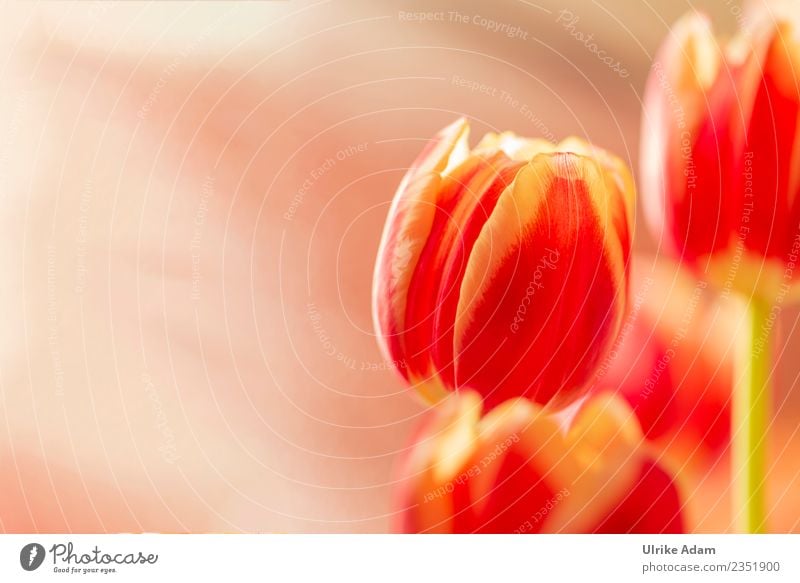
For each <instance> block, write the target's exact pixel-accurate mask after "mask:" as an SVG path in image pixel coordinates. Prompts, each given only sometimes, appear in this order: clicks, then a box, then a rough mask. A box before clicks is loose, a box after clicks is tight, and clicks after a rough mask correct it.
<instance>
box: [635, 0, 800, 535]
mask: <svg viewBox="0 0 800 583" xmlns="http://www.w3.org/2000/svg"><path fill="white" fill-rule="evenodd" d="M799 18H800V10H798V7H797V4H796V3H787V4H775V5H774V6H770V8H769V9H762V11H761V12H758V11H754V12H753V14H752V15H751V18H750V19H751V21H752V23H753V24H752V26H750V28H749V30H747V31H744V32H742V33H741V34H740V35H738V36H737V37H736V38H734V39H733V40H732V41H730V42H729V43H728V44H727V45H725V46H723V47H720V45H719V43H718V42H717V40H716V38H715V36H714V34H713V31H712V29H711V24H710V22H709V21H708V19H707V18H705V17H704V16H701V15H698V14H690V15H688V16H686V17H685V18H684V19H683V20H681V21H680V22H679V23H678V24H677V25H676V26H675V28H674V29H673V31H672V33H671V35H670V37H669V38H668V40H667V41H666V42H665V43H664V45H663V47H662V48H661V50H660V51H659V53H658V56H657V59H656V63H655V64H654V67H653V71H652V74H651V76H650V79H649V81H648V85H647V88H646V92H645V111H644V118H643V124H642V156H641V159H642V189H643V194H644V198H645V201H646V209H647V211H648V216H649V218H650V222H651V223H652V224H653V226H654V227H655V229H656V231H657V233H658V234H659V235H660V238H661V240H662V242H663V243H664V245H665V246H666V248H667V249H669V250H670V251H672V252H673V253H674V254H676V255H677V256H679V257H680V258H681V260H682V261H683V262H684V264H685V265H687V266H689V267H690V268H692V269H693V270H694V271H695V272H696V273H697V274H699V275H702V276H705V277H708V278H709V279H710V280H711V281H713V282H715V283H716V284H717V285H719V286H720V287H721V288H722V289H723V293H724V294H730V292H731V291H735V292H737V294H738V295H739V296H740V299H741V300H743V303H746V304H747V310H748V318H747V319H746V320H745V322H746V323H745V325H744V326H742V328H743V330H742V332H743V333H742V334H740V338H741V342H740V344H739V347H738V349H737V350H738V351H739V353H740V354H739V356H738V357H737V367H739V370H737V371H736V372H735V373H734V378H735V379H736V385H735V387H734V391H733V413H732V415H733V425H732V430H733V435H734V440H733V444H732V446H733V450H732V451H733V464H732V467H733V479H734V486H735V487H734V492H735V506H734V511H735V513H736V514H737V515H739V516H741V517H742V524H741V529H742V530H745V531H747V532H760V531H764V530H766V525H765V508H766V502H765V496H766V494H765V492H766V485H765V483H764V476H765V473H766V467H767V462H766V456H767V441H768V440H767V435H766V434H767V430H768V428H769V425H770V412H769V407H770V394H771V386H770V384H771V376H772V375H771V368H772V362H771V354H770V345H771V333H772V330H773V328H774V324H775V320H776V318H777V312H778V311H779V310H780V307H781V305H782V304H783V303H784V302H787V301H794V300H797V299H798V298H800V274H798V270H797V269H796V266H797V262H798V258H799V257H800V196H798V194H800V192H799V191H800V172H798V160H800V132H799V131H798V130H799V129H800V127H799V126H798V118H799V117H800V95H799V94H798V78H797V73H796V72H797V71H798V70H799V69H798V67H800V40H798V39H800V34H799V33H800V31H799V30H798V24H799V22H798V19H799Z"/></svg>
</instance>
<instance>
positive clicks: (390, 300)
mask: <svg viewBox="0 0 800 583" xmlns="http://www.w3.org/2000/svg"><path fill="white" fill-rule="evenodd" d="M468 131H469V126H468V124H467V123H466V121H465V120H463V119H460V120H458V121H456V122H455V123H453V124H451V125H450V126H448V127H446V128H445V129H443V130H442V131H441V132H439V134H438V135H437V136H436V138H434V139H433V140H431V142H430V143H429V144H428V145H427V146H426V148H425V149H424V150H423V152H422V154H421V155H420V156H419V157H418V158H417V159H416V160H415V161H414V163H413V164H412V166H411V169H410V170H409V171H408V173H407V174H406V176H405V178H404V179H403V182H402V183H401V185H400V187H399V189H398V192H397V194H396V195H395V198H394V200H393V202H392V207H391V209H390V211H389V218H388V220H387V222H386V228H385V229H384V233H383V237H382V239H381V244H380V249H379V252H378V262H377V265H376V267H375V275H374V281H373V302H372V305H373V319H374V321H375V327H376V329H377V331H378V341H379V343H380V347H381V349H382V351H383V353H384V356H385V357H386V358H387V359H388V360H390V361H393V362H397V363H400V364H401V366H399V367H398V369H399V370H400V372H401V373H402V374H403V375H404V376H406V377H408V366H407V363H406V358H407V352H406V350H405V349H404V346H403V343H402V340H403V333H404V332H405V331H406V308H407V302H408V290H409V286H410V284H411V278H412V275H413V273H414V270H415V268H416V265H417V262H418V260H419V257H420V254H421V253H422V250H423V249H424V247H425V243H426V242H427V240H428V235H429V234H430V231H431V228H432V226H433V220H434V215H435V213H436V208H437V202H438V200H439V193H440V190H439V187H440V184H441V181H442V178H441V173H442V172H445V171H446V170H448V169H449V168H450V167H452V166H454V165H457V164H458V163H459V162H460V161H461V160H463V158H464V156H465V148H466V143H467V135H468Z"/></svg>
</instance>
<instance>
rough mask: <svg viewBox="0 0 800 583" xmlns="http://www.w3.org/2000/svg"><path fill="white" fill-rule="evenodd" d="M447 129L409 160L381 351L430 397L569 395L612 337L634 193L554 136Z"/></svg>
mask: <svg viewBox="0 0 800 583" xmlns="http://www.w3.org/2000/svg"><path fill="white" fill-rule="evenodd" d="M468 129H469V127H468V124H467V122H466V121H464V120H458V121H456V122H455V123H453V124H452V125H450V126H448V127H447V128H445V129H444V130H442V131H441V132H440V133H439V134H438V135H437V136H436V137H435V138H434V139H433V141H431V142H430V143H429V144H428V146H427V147H426V148H425V149H424V151H423V152H422V154H421V155H420V156H419V157H418V158H417V160H416V161H415V162H414V163H413V165H412V166H411V168H410V169H409V171H408V173H407V174H406V176H405V177H404V178H403V181H402V183H401V184H400V187H399V189H398V191H397V194H396V195H395V198H394V201H393V203H392V207H391V210H390V212H389V216H388V219H387V223H386V227H385V229H384V233H383V239H382V241H381V246H380V250H379V254H378V260H377V265H376V269H375V279H374V285H373V310H374V319H375V326H376V330H377V335H378V338H379V342H380V344H381V348H382V350H383V352H384V354H385V356H386V357H387V359H388V360H389V361H391V362H394V363H399V365H400V366H398V369H399V370H400V372H401V373H402V374H403V375H404V376H405V378H406V379H407V380H408V381H409V382H410V383H411V384H413V385H415V386H416V387H417V388H418V389H419V390H420V392H421V393H422V394H423V396H425V397H427V398H428V399H429V400H431V401H437V400H439V399H441V398H442V397H444V396H445V395H446V394H447V392H448V391H449V390H451V389H454V388H458V387H465V386H466V387H470V388H471V389H475V390H477V391H478V392H479V393H480V394H481V396H482V397H483V398H484V399H485V401H486V403H487V405H488V406H489V407H492V406H494V405H496V404H498V403H500V402H502V401H504V400H506V399H508V398H511V397H517V396H525V397H528V398H530V399H532V400H534V401H536V402H538V403H542V404H544V403H548V402H550V401H551V400H553V399H557V401H558V402H559V403H561V404H564V403H567V402H569V401H570V400H572V399H574V398H575V397H577V396H578V395H579V394H580V393H581V391H583V390H585V387H586V385H587V381H588V380H589V379H590V377H591V375H592V373H593V371H594V369H595V366H596V364H597V362H598V361H599V360H600V358H601V357H602V356H603V355H604V354H605V353H606V351H607V349H608V348H609V346H610V344H611V343H612V342H613V340H614V338H615V337H616V335H617V333H618V331H619V327H620V323H621V321H622V318H623V314H624V311H625V305H626V298H627V270H628V255H629V252H630V243H631V220H632V219H631V215H632V206H633V198H634V193H633V186H632V184H633V183H632V179H631V177H630V174H629V172H628V171H627V169H626V167H625V165H624V164H623V163H622V162H621V161H620V160H619V159H617V158H615V157H613V156H611V155H609V154H608V153H606V152H604V151H602V150H600V149H597V148H594V147H592V146H590V145H588V144H586V143H583V142H581V141H580V140H577V139H574V138H573V139H569V140H566V141H564V142H562V143H561V144H559V145H553V144H550V143H549V142H546V141H544V140H529V139H524V138H520V137H517V136H514V135H513V134H510V133H505V134H500V135H497V134H487V135H486V136H485V137H484V138H483V139H482V140H481V142H480V143H479V145H478V146H477V147H476V148H475V149H473V150H471V151H470V149H469V147H468V145H467V133H468Z"/></svg>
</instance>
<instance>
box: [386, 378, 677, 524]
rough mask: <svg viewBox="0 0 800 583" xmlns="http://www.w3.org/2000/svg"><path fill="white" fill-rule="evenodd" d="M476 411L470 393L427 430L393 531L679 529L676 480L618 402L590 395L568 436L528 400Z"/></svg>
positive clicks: (408, 472) (411, 459)
mask: <svg viewBox="0 0 800 583" xmlns="http://www.w3.org/2000/svg"><path fill="white" fill-rule="evenodd" d="M480 411H481V402H480V397H479V396H478V395H477V394H475V393H473V392H470V391H464V392H461V393H459V394H457V395H453V396H452V397H450V398H449V399H448V400H447V401H445V402H444V403H443V404H442V405H441V406H440V407H439V408H438V409H437V410H436V411H435V413H434V415H433V416H432V417H431V418H430V419H428V420H427V423H426V424H425V425H424V426H423V427H422V428H421V430H420V432H419V435H418V436H417V439H416V441H415V445H414V447H413V448H412V449H411V450H410V454H409V456H408V458H407V459H406V460H405V463H404V467H403V477H404V478H405V480H404V481H403V482H402V487H401V488H400V490H399V491H398V497H397V507H398V515H397V524H396V529H397V530H400V531H402V532H420V533H423V532H424V533H448V532H455V533H554V532H581V533H629V532H630V533H676V532H681V531H683V517H682V514H681V502H680V497H679V494H678V490H677V488H676V485H675V482H674V480H673V478H672V477H671V476H670V475H669V474H668V473H667V472H665V471H664V469H663V468H662V467H660V465H659V464H658V463H657V461H656V460H655V459H654V458H653V457H652V455H650V454H649V453H648V451H647V446H646V445H644V444H643V441H642V434H641V431H640V429H639V426H638V424H637V422H636V418H635V416H634V415H633V413H632V412H631V410H630V408H629V407H628V406H627V404H626V403H625V402H624V401H623V400H622V399H620V398H619V397H616V396H614V395H612V394H610V393H601V394H598V395H597V396H595V397H593V398H591V399H590V400H589V401H588V402H587V403H585V404H584V406H583V407H582V408H581V409H580V411H579V412H578V414H577V415H576V416H575V418H574V419H573V421H572V423H571V424H570V427H569V429H568V430H567V431H566V432H565V431H564V430H563V427H562V425H563V422H562V421H560V420H559V418H558V417H557V416H554V415H548V414H546V413H544V412H543V411H542V408H541V407H539V406H538V405H535V404H533V403H531V402H530V401H528V400H526V399H521V398H520V399H513V400H511V401H507V402H506V403H503V404H501V405H500V406H498V407H496V408H495V409H493V410H492V411H491V412H489V413H488V414H487V415H486V416H484V417H483V418H481V417H480Z"/></svg>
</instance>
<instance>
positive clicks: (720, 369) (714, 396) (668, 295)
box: [596, 257, 741, 473]
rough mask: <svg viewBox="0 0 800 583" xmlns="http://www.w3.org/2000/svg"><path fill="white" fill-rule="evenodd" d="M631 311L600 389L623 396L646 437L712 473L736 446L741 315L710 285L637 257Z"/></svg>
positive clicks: (601, 370) (604, 368) (601, 376)
mask: <svg viewBox="0 0 800 583" xmlns="http://www.w3.org/2000/svg"><path fill="white" fill-rule="evenodd" d="M634 265H635V267H634V268H633V271H632V274H631V310H630V312H629V314H628V316H627V317H626V319H625V322H624V323H623V325H622V330H621V332H620V335H619V337H618V339H617V342H616V344H615V346H614V348H613V349H612V350H611V352H610V354H609V358H608V359H607V360H606V361H604V363H603V364H602V365H601V366H600V368H599V370H598V377H599V378H598V379H597V382H596V385H597V388H598V390H603V389H608V390H618V391H619V394H620V395H622V396H623V397H624V398H625V399H626V400H627V401H628V403H629V404H630V406H631V407H632V409H633V411H634V412H635V413H636V417H637V419H638V420H639V423H640V425H641V427H642V431H643V432H644V435H645V437H646V438H647V439H648V440H649V441H651V442H653V443H655V444H657V445H658V447H659V448H661V449H662V451H665V452H668V453H669V454H670V455H671V457H672V459H675V460H679V461H680V463H681V464H683V463H684V462H687V461H691V462H694V463H693V464H692V466H693V467H694V468H695V469H698V470H700V471H701V472H703V473H705V472H707V470H708V467H709V465H711V464H713V463H715V462H716V461H718V459H719V457H720V455H721V454H722V453H723V452H724V451H726V449H727V446H728V444H729V443H730V436H731V431H730V402H731V397H732V393H733V368H734V363H733V361H734V358H733V357H734V350H733V346H734V343H733V341H732V339H733V338H734V337H735V332H736V323H737V322H739V319H740V318H741V313H740V312H739V311H737V310H736V307H735V305H732V304H731V303H730V302H725V301H721V300H720V299H719V298H718V296H717V294H716V293H714V290H713V288H712V287H709V286H708V285H707V284H706V283H705V282H704V281H693V280H692V278H691V277H689V276H688V275H687V274H686V273H685V272H684V271H682V270H680V269H678V268H676V267H675V266H673V265H671V264H670V263H668V262H666V261H654V260H652V259H648V258H645V257H637V258H636V261H634Z"/></svg>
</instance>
